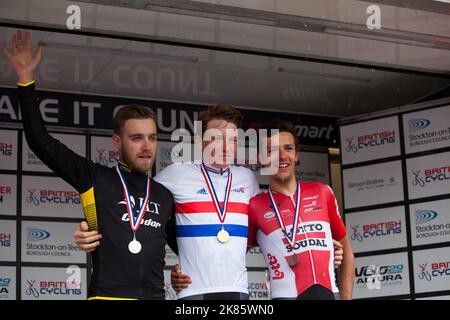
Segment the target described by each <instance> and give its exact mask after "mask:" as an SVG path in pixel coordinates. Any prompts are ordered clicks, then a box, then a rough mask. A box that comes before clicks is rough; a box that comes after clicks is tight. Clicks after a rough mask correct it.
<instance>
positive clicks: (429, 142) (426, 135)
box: [403, 106, 450, 154]
mask: <svg viewBox="0 0 450 320" xmlns="http://www.w3.org/2000/svg"><path fill="white" fill-rule="evenodd" d="M403 127H404V129H405V130H404V131H405V151H406V153H407V154H408V153H413V152H420V151H425V150H432V149H437V148H445V147H449V146H450V106H445V107H439V108H433V109H427V110H423V111H419V112H414V113H408V114H405V115H404V116H403Z"/></svg>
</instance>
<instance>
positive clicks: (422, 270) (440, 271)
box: [417, 261, 450, 281]
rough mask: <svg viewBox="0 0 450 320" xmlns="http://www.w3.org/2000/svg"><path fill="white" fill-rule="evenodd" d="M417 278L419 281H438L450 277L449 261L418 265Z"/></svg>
mask: <svg viewBox="0 0 450 320" xmlns="http://www.w3.org/2000/svg"><path fill="white" fill-rule="evenodd" d="M418 266H419V273H418V275H417V276H418V277H419V279H420V280H426V281H431V280H440V279H442V278H443V277H445V278H446V277H450V261H444V262H433V263H431V264H429V263H419V264H418Z"/></svg>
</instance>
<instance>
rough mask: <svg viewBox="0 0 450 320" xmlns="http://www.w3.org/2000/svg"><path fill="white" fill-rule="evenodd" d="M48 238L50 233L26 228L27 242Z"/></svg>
mask: <svg viewBox="0 0 450 320" xmlns="http://www.w3.org/2000/svg"><path fill="white" fill-rule="evenodd" d="M48 238H50V232H48V231H46V230H44V229H37V228H30V227H28V228H27V241H30V242H33V241H41V240H45V239H48Z"/></svg>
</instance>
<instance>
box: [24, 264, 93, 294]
mask: <svg viewBox="0 0 450 320" xmlns="http://www.w3.org/2000/svg"><path fill="white" fill-rule="evenodd" d="M21 282H22V289H21V292H22V300H85V299H86V296H87V288H86V285H87V284H86V269H83V268H79V267H78V266H76V265H73V266H69V267H68V268H37V267H36V268H34V267H23V268H22V281H21Z"/></svg>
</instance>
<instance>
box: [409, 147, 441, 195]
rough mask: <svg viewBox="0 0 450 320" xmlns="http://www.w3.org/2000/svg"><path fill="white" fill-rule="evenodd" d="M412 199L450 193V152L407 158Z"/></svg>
mask: <svg viewBox="0 0 450 320" xmlns="http://www.w3.org/2000/svg"><path fill="white" fill-rule="evenodd" d="M406 167H407V173H408V192H409V198H410V199H417V198H423V197H430V196H437V195H441V194H449V193H450V152H444V153H436V154H432V155H429V156H424V157H417V158H411V159H407V160H406Z"/></svg>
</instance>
